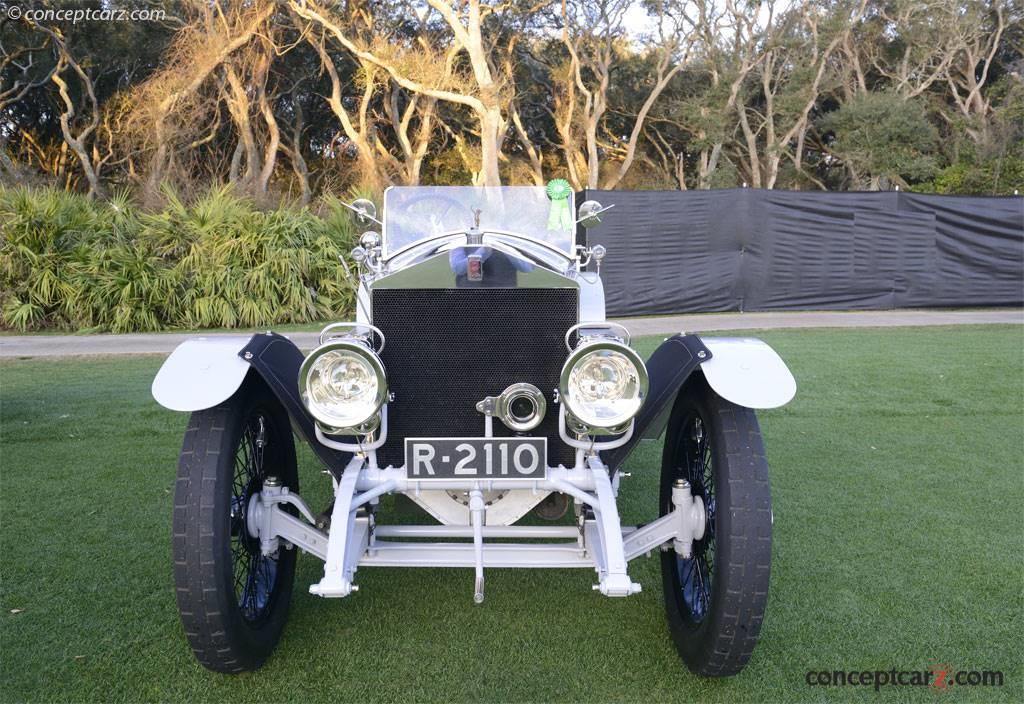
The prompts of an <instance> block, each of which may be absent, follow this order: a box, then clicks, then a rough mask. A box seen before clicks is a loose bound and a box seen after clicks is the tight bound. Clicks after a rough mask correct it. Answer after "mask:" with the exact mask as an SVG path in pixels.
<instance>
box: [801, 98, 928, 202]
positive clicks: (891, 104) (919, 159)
mask: <svg viewBox="0 0 1024 704" xmlns="http://www.w3.org/2000/svg"><path fill="white" fill-rule="evenodd" d="M820 127H821V129H822V130H824V131H827V132H831V133H832V139H831V140H830V147H829V148H830V150H831V152H832V153H833V154H835V155H836V156H837V157H839V158H840V159H842V160H843V161H844V162H845V163H846V164H847V165H848V166H849V168H850V172H851V174H854V177H855V179H856V181H855V182H854V185H855V187H867V188H869V189H870V190H878V189H879V188H881V187H882V186H884V185H888V183H895V184H898V185H900V186H902V187H903V188H907V187H909V185H910V184H911V183H915V182H919V181H923V180H925V179H928V178H930V177H932V176H934V175H935V173H936V171H937V165H938V158H937V157H938V153H937V152H938V139H939V134H938V130H937V129H936V128H935V126H934V125H932V124H931V123H930V122H929V120H928V115H927V113H926V111H925V109H924V106H923V105H921V104H920V103H917V102H911V101H906V100H903V99H902V98H901V97H900V96H898V95H895V94H892V93H869V94H866V95H863V96H860V97H858V98H855V99H854V100H852V101H850V102H849V103H847V104H845V105H843V107H841V108H840V109H839V110H836V111H835V112H832V113H829V115H828V116H827V117H825V118H823V119H822V120H821V124H820Z"/></svg>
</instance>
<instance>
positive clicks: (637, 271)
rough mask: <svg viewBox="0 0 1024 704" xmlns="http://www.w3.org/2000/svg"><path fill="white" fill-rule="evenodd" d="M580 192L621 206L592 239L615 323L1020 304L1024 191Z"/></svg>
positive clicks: (1022, 295)
mask: <svg viewBox="0 0 1024 704" xmlns="http://www.w3.org/2000/svg"><path fill="white" fill-rule="evenodd" d="M582 195H583V197H585V198H592V199H595V200H598V201H600V202H601V204H602V205H606V206H607V205H612V204H614V205H615V208H614V209H612V210H610V211H609V212H608V213H606V214H605V215H604V222H603V223H602V225H601V226H600V227H598V228H596V229H593V230H590V232H589V233H588V237H589V242H590V244H592V245H593V244H597V243H600V244H603V245H605V247H607V248H608V256H607V257H606V258H605V260H604V262H603V264H602V267H601V275H602V279H603V281H604V286H605V295H606V299H607V310H608V315H611V316H629V315H649V314H653V313H684V312H698V311H700V312H704V311H733V310H741V311H743V310H746V311H753V310H795V309H815V310H853V309H887V308H926V307H971V306H1020V305H1022V304H1024V198H1021V197H1006V198H974V197H964V196H932V195H919V194H914V193H902V192H878V193H864V192H850V193H820V192H818V193H814V192H799V191H766V190H756V189H748V188H741V189H727V190H713V191H586V192H584V194H582ZM577 202H580V201H579V200H578V201H577ZM592 268H593V267H592Z"/></svg>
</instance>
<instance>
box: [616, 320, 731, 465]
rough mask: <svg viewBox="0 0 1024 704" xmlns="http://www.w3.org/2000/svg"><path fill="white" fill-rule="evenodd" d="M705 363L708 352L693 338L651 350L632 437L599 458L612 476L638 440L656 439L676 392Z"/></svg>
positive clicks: (676, 338) (681, 338)
mask: <svg viewBox="0 0 1024 704" xmlns="http://www.w3.org/2000/svg"><path fill="white" fill-rule="evenodd" d="M702 354H703V356H701V355H702ZM709 359H711V350H709V349H708V348H707V347H705V346H704V343H703V342H701V339H700V338H699V337H697V336H696V335H675V336H674V337H670V338H668V339H667V340H665V341H664V342H663V343H661V345H660V346H659V347H658V349H656V350H654V353H653V354H652V355H651V356H650V358H649V359H648V360H647V375H648V377H649V378H650V387H649V390H648V392H647V400H646V401H644V405H643V407H642V408H641V409H640V413H639V414H637V417H636V423H635V425H634V428H633V436H632V437H631V438H630V439H629V441H628V442H626V444H625V445H623V446H622V447H619V448H616V449H614V450H610V451H609V452H605V453H603V455H602V459H603V460H604V461H605V463H606V464H607V465H608V468H609V469H610V470H611V472H612V473H613V474H614V473H615V472H616V471H617V470H618V469H619V467H620V466H622V462H623V461H624V460H625V459H626V457H627V456H628V455H629V453H630V452H632V450H633V448H634V447H636V444H637V443H638V442H640V440H642V439H644V438H656V437H658V435H660V434H661V431H662V430H663V429H664V427H665V423H666V422H667V421H668V414H669V412H671V410H672V403H673V401H675V398H676V394H677V393H679V389H681V388H683V384H685V383H686V380H687V379H689V378H690V375H691V374H692V373H693V372H694V371H695V370H696V369H697V367H699V366H700V365H701V364H702V363H703V362H706V361H708V360H709Z"/></svg>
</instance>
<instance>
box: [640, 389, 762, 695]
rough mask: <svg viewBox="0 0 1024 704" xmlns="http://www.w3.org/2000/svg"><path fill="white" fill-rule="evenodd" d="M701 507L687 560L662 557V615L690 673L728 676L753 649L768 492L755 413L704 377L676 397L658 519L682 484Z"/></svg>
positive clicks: (673, 555)
mask: <svg viewBox="0 0 1024 704" xmlns="http://www.w3.org/2000/svg"><path fill="white" fill-rule="evenodd" d="M684 480H685V481H686V482H688V483H689V485H690V492H691V494H692V495H693V496H695V497H700V499H701V500H702V501H703V503H704V511H705V517H706V521H705V528H704V535H703V536H701V538H700V539H699V540H695V541H693V543H692V551H691V554H690V556H689V557H685V558H684V557H683V556H682V555H681V554H679V553H678V552H677V551H676V550H675V549H674V548H673V547H672V545H671V544H670V545H668V546H667V547H668V549H667V550H664V551H663V552H662V555H661V567H662V584H663V588H664V595H665V613H666V617H667V619H668V624H669V631H670V632H671V634H672V638H673V640H674V641H675V643H676V647H677V649H678V651H679V654H680V656H681V657H682V658H683V660H684V661H685V662H686V664H687V666H688V667H689V668H690V669H691V670H692V671H694V672H696V673H698V674H701V675H706V676H726V675H733V674H736V673H737V672H739V671H740V670H741V669H743V667H744V666H745V665H746V663H747V661H748V660H749V659H750V656H751V653H752V652H753V649H754V646H755V645H756V643H757V638H758V635H759V633H760V628H761V621H762V619H763V617H764V607H765V604H766V601H767V594H768V577H769V572H770V565H771V495H770V490H769V486H768V465H767V462H766V460H765V457H764V445H763V443H762V441H761V435H760V430H759V428H758V424H757V417H756V416H755V415H754V412H753V411H752V410H750V409H749V408H742V407H740V406H736V405H734V404H732V403H729V402H728V401H726V400H724V399H723V398H721V397H719V396H718V395H717V394H715V393H714V391H712V390H711V388H710V387H708V386H707V383H706V382H705V381H704V379H703V377H697V378H694V379H692V380H691V381H690V382H689V383H688V384H687V386H686V387H684V389H683V390H682V391H680V393H679V396H678V398H677V399H676V403H675V406H674V407H673V410H672V415H671V417H670V419H669V424H668V430H667V432H666V435H665V447H664V451H663V454H662V472H661V502H660V503H661V515H665V514H667V513H669V512H670V511H672V510H673V508H674V507H673V505H672V489H673V487H674V486H677V485H678V484H679V483H680V482H682V481H684Z"/></svg>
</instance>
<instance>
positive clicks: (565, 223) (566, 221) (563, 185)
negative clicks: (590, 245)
mask: <svg viewBox="0 0 1024 704" xmlns="http://www.w3.org/2000/svg"><path fill="white" fill-rule="evenodd" d="M545 191H546V192H547V194H548V200H550V201H551V211H550V212H549V213H548V229H549V230H556V231H562V232H565V231H566V230H571V229H572V226H573V219H572V210H570V208H569V196H570V195H571V194H572V186H570V185H569V182H568V181H566V180H565V179H564V178H553V179H551V180H550V181H548V185H547V188H546V189H545Z"/></svg>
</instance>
